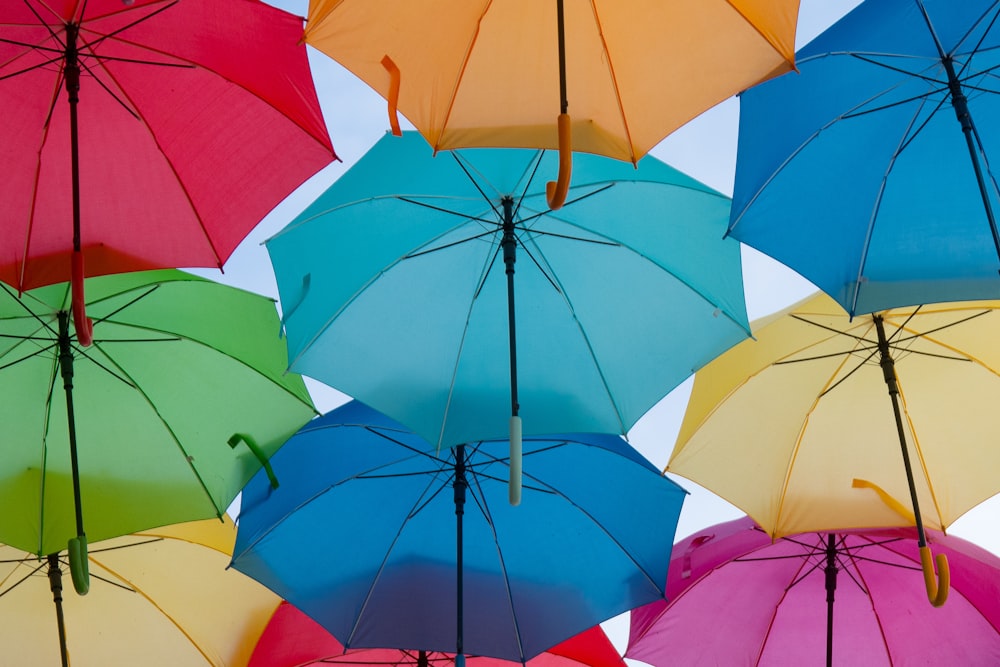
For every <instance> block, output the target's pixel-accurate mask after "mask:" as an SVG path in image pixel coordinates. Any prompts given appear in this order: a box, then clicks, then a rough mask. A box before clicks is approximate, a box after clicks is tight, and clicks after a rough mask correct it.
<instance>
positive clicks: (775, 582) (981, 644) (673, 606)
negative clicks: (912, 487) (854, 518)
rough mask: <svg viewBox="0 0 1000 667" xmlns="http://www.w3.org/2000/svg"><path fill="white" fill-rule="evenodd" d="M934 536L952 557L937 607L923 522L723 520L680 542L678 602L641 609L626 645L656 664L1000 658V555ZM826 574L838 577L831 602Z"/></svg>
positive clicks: (670, 586)
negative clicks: (853, 526)
mask: <svg viewBox="0 0 1000 667" xmlns="http://www.w3.org/2000/svg"><path fill="white" fill-rule="evenodd" d="M831 535H832V537H833V549H832V552H833V554H834V555H833V558H832V564H833V566H834V567H833V568H830V564H831V561H830V559H829V557H828V552H830V551H831V550H830V546H831V544H830V537H831ZM927 539H928V542H929V543H931V544H933V545H934V551H935V553H938V552H941V553H945V554H947V555H948V559H949V562H950V563H951V594H950V597H949V598H948V601H947V602H946V603H945V604H944V606H942V607H939V608H935V607H932V606H931V605H930V604H929V603H928V602H927V595H926V592H925V590H924V586H923V583H922V581H921V580H920V577H915V576H914V574H913V572H910V571H909V570H920V556H919V553H918V551H917V541H916V531H915V530H914V529H911V528H906V529H903V528H900V529H888V530H867V531H863V532H861V531H858V532H849V533H836V534H827V533H808V534H800V535H791V536H789V537H786V538H781V539H779V540H776V541H774V542H772V541H771V538H770V537H768V535H767V534H766V533H764V532H763V531H762V530H760V529H759V528H758V527H757V526H756V525H755V524H754V522H753V521H752V520H751V519H750V518H749V517H744V518H743V519H737V520H735V521H729V522H726V523H720V524H717V525H715V526H712V527H710V528H707V529H705V530H703V531H701V532H699V533H696V534H694V535H692V536H690V537H688V538H686V539H684V540H682V541H681V542H679V543H677V544H676V545H675V546H674V548H673V552H672V553H673V557H672V558H671V560H670V569H669V570H668V573H667V588H666V592H667V600H669V602H665V601H660V602H654V603H651V604H648V605H646V606H644V607H640V608H639V609H636V610H635V611H634V612H633V613H632V621H631V632H630V636H629V645H628V650H627V651H626V652H625V657H627V658H634V659H636V660H641V661H643V662H646V663H649V664H650V665H654V666H655V667H661V666H663V667H665V666H667V665H685V666H689V667H695V666H697V665H713V666H714V665H752V666H776V665H821V664H824V658H826V660H827V662H826V664H833V665H845V666H846V665H850V666H852V667H860V666H881V665H886V666H889V665H893V666H896V665H962V666H963V667H974V666H979V665H981V666H984V667H985V666H987V665H989V666H996V665H1000V632H998V628H1000V559H998V558H997V557H996V556H994V555H992V554H991V553H989V552H988V551H985V550H984V549H981V548H979V547H977V546H976V545H974V544H972V543H970V542H967V541H965V540H962V539H960V538H957V537H949V536H945V535H943V534H942V533H939V532H936V531H930V530H928V531H927ZM831 569H832V570H833V571H832V572H830V573H829V574H828V573H827V571H828V570H831ZM828 579H830V580H832V582H833V583H834V584H835V589H834V591H833V601H832V603H830V604H829V605H828V601H827V595H828V587H827V580H828ZM828 612H831V613H832V615H831V616H828ZM831 618H832V628H830V630H831V631H832V632H831V633H830V634H829V635H828V622H829V621H830V619H831ZM828 636H829V637H830V638H831V640H832V641H831V643H830V648H831V649H832V654H831V655H832V660H831V657H830V656H828V653H827V650H828V644H827V641H828Z"/></svg>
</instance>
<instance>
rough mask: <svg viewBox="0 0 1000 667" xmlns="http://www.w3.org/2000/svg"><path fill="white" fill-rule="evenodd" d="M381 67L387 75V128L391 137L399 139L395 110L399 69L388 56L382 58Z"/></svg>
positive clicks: (397, 100) (397, 99)
mask: <svg viewBox="0 0 1000 667" xmlns="http://www.w3.org/2000/svg"><path fill="white" fill-rule="evenodd" d="M382 67H384V68H385V70H386V71H387V72H388V73H389V96H388V97H387V98H386V101H387V102H388V103H389V127H390V128H392V134H393V136H396V137H401V136H403V132H402V131H401V130H400V129H399V111H398V110H397V109H396V104H397V103H398V102H399V78H400V74H399V67H398V66H397V65H396V63H395V62H393V60H392V58H390V57H389V56H388V55H385V56H382Z"/></svg>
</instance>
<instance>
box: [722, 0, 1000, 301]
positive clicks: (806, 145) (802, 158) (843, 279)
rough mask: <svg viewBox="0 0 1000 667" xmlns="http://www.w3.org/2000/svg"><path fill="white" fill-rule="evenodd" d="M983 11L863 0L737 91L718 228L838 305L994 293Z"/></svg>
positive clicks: (991, 40)
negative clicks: (728, 196) (728, 215)
mask: <svg viewBox="0 0 1000 667" xmlns="http://www.w3.org/2000/svg"><path fill="white" fill-rule="evenodd" d="M998 16H1000V4H998V3H997V2H995V1H993V0H989V1H987V0H968V1H963V2H951V1H949V0H877V1H875V0H869V1H868V2H864V3H862V4H861V5H859V6H858V7H857V8H856V9H855V10H854V11H852V12H851V13H849V14H848V15H847V16H845V17H844V18H843V19H841V20H840V21H839V22H837V23H836V24H835V25H833V26H832V27H831V28H829V29H828V30H826V31H825V32H824V33H822V34H821V35H819V36H818V37H817V38H816V39H815V40H814V41H812V42H811V43H809V44H808V45H806V46H805V47H803V48H802V49H801V50H800V51H799V52H798V53H797V55H796V62H797V66H798V69H799V72H798V73H797V74H788V75H785V76H782V77H779V78H777V79H774V80H772V81H769V82H767V83H764V84H762V85H760V86H756V87H754V88H751V89H749V90H747V91H746V92H745V93H743V94H742V95H741V97H740V138H739V149H738V153H737V164H736V182H735V188H734V193H733V208H732V219H731V222H730V235H731V236H733V237H735V238H737V239H739V240H740V241H742V242H744V243H746V244H747V245H750V246H753V247H754V248H756V249H758V250H760V251H761V252H763V253H765V254H767V255H770V256H771V257H773V258H775V259H777V260H778V261H780V262H782V263H784V264H787V265H788V266H790V267H791V268H793V269H795V270H796V271H798V272H799V273H801V274H802V275H803V276H805V277H806V278H808V279H809V280H810V281H812V282H813V283H814V284H815V285H817V286H818V287H819V288H820V289H822V290H823V291H825V292H827V293H828V294H830V295H831V296H833V297H834V298H835V299H836V300H837V301H838V302H839V303H840V304H841V305H842V306H844V308H845V309H846V310H847V311H848V312H849V313H850V314H852V315H854V314H864V313H870V312H874V311H877V310H882V309H886V308H893V307H898V306H908V305H916V304H921V303H933V302H940V301H963V300H971V299H995V298H997V295H998V294H1000V273H998V272H1000V236H998V233H997V225H996V222H995V219H994V218H995V215H996V213H997V210H998V207H997V203H998V197H997V184H996V176H995V174H994V172H993V171H992V168H991V161H992V162H993V163H996V162H997V160H1000V157H998V153H997V151H998V150H1000V123H997V122H996V121H997V118H998V117H1000V95H998V92H1000V87H998V85H997V81H996V74H995V72H996V68H997V66H998V65H1000V49H998V48H997V47H998V46H1000V23H998V22H997V19H998Z"/></svg>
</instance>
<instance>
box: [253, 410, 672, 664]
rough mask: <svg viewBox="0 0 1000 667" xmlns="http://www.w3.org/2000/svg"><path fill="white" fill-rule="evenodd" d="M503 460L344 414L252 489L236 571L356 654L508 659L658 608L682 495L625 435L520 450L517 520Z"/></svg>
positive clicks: (542, 441) (532, 442)
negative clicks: (643, 608)
mask: <svg viewBox="0 0 1000 667" xmlns="http://www.w3.org/2000/svg"><path fill="white" fill-rule="evenodd" d="M508 447H509V443H508V442H507V441H506V440H497V441H482V442H472V443H468V444H465V445H458V446H456V447H454V448H450V449H443V450H441V451H440V452H439V453H437V454H435V452H434V449H433V447H432V446H431V445H429V444H428V443H427V442H426V441H424V440H422V439H421V438H420V437H419V436H417V435H414V434H413V433H411V432H409V431H408V430H406V429H405V428H404V427H403V426H401V425H400V424H398V423H397V422H394V421H392V420H391V419H389V418H388V417H385V416H384V415H382V414H381V413H379V412H376V411H375V410H373V409H371V408H369V407H367V406H365V405H364V404H361V403H358V402H352V403H348V404H347V405H345V406H342V407H341V408H338V409H337V410H334V411H333V412H330V413H328V414H327V415H325V416H323V417H321V418H318V419H316V420H314V421H313V422H311V423H310V424H308V425H306V426H305V427H303V428H302V429H301V430H300V431H299V433H298V434H296V435H295V436H293V437H292V438H291V439H290V440H289V441H288V442H287V443H286V444H285V445H284V446H283V447H282V448H281V449H280V450H279V451H278V452H277V453H276V454H275V456H274V457H273V458H272V459H271V464H272V468H273V470H274V473H275V475H276V476H277V479H278V480H279V482H280V486H278V487H277V488H275V487H272V486H271V484H270V482H269V480H268V478H267V476H266V475H258V476H256V477H254V478H253V479H252V480H251V481H250V483H249V484H248V485H247V487H246V488H245V490H244V492H243V500H242V507H241V513H240V518H239V522H238V526H239V531H238V533H237V541H236V547H235V549H234V557H233V567H235V568H236V569H238V570H240V571H242V572H244V573H245V574H247V575H249V576H251V577H253V578H254V579H257V580H258V581H260V582H261V583H263V584H264V585H266V586H267V587H268V588H270V589H271V590H273V591H275V592H276V593H278V594H279V595H281V596H282V597H284V598H285V599H287V600H288V601H289V602H291V603H292V604H294V605H295V606H296V607H298V608H299V609H301V610H302V611H304V612H305V613H306V614H308V615H309V616H311V617H312V618H313V619H315V620H316V621H317V622H319V623H320V624H321V625H323V626H324V627H325V628H326V629H327V630H328V631H329V632H330V633H331V634H333V635H334V636H335V637H336V638H337V639H338V640H339V641H340V642H341V643H342V644H344V646H345V647H346V648H366V647H368V648H372V647H385V648H407V649H413V650H426V651H448V652H455V653H458V654H463V653H469V654H475V655H485V656H491V657H497V658H503V659H507V660H516V661H523V660H528V659H530V658H532V657H534V656H536V655H538V654H539V653H541V652H542V651H545V650H546V649H548V648H550V647H551V646H553V645H555V644H557V643H559V642H560V641H562V640H564V639H567V638H568V637H571V636H573V635H575V634H577V633H579V632H581V631H583V630H585V629H586V628H589V627H592V626H594V625H596V624H597V623H600V622H602V621H604V620H607V619H608V618H611V617H613V616H615V615H617V614H620V613H622V612H624V611H627V610H629V609H632V608H634V607H637V606H639V605H641V604H644V603H646V602H649V601H652V600H656V599H662V597H663V589H664V586H665V582H666V571H667V564H668V562H669V559H670V547H671V545H672V543H673V538H674V532H675V530H676V526H677V518H678V516H679V514H680V509H681V503H682V502H683V499H684V495H685V491H684V490H683V489H682V488H680V487H679V486H678V485H676V484H674V483H673V482H672V481H671V480H669V479H668V478H666V477H664V476H663V475H662V474H661V473H660V472H659V471H658V470H657V469H656V468H655V467H654V466H653V465H652V464H650V463H649V462H648V461H646V460H645V459H644V458H643V457H642V456H641V455H640V454H639V453H638V452H637V451H635V450H634V449H633V448H632V447H631V446H629V445H628V443H626V442H625V441H624V440H623V439H622V438H621V437H619V436H614V435H600V434H576V435H555V436H546V437H540V436H532V437H528V436H526V437H525V438H524V443H523V447H524V450H523V455H524V457H525V458H526V459H528V460H530V461H531V466H530V467H528V466H525V473H524V486H523V506H522V507H514V506H511V505H510V504H509V503H508V502H507V476H508V470H507V466H508V456H509V454H508ZM456 537H457V539H456Z"/></svg>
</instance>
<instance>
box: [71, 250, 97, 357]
mask: <svg viewBox="0 0 1000 667" xmlns="http://www.w3.org/2000/svg"><path fill="white" fill-rule="evenodd" d="M71 268H72V274H71V277H72V281H71V282H72V291H71V295H70V296H71V299H72V302H73V304H72V305H73V324H74V326H75V327H76V340H77V342H79V343H80V345H83V346H84V347H87V346H89V345H90V344H91V343H93V342H94V323H93V322H91V320H90V318H89V317H87V302H86V300H85V299H84V297H83V279H84V275H85V273H84V270H83V253H82V252H80V251H79V250H74V251H73V263H72V267H71Z"/></svg>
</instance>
